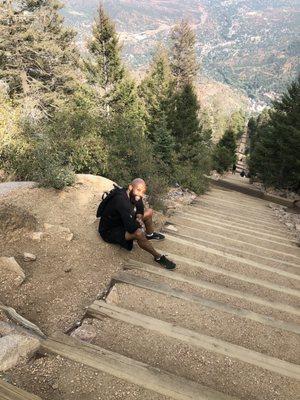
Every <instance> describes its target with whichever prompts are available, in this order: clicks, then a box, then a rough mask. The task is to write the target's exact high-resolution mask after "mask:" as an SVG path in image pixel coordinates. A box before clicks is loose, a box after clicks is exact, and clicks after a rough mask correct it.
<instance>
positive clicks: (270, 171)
mask: <svg viewBox="0 0 300 400" xmlns="http://www.w3.org/2000/svg"><path fill="white" fill-rule="evenodd" d="M299 154H300V77H299V78H298V80H296V81H295V82H293V83H292V84H291V85H290V86H289V87H288V90H287V93H285V94H284V95H283V96H282V98H281V99H280V100H279V101H275V102H274V103H273V108H272V109H271V110H270V111H269V112H268V114H267V115H266V114H264V115H263V116H261V118H260V120H258V121H257V128H256V132H255V134H254V136H253V140H252V146H251V154H250V171H251V173H252V174H253V175H254V176H256V177H257V178H258V179H260V180H261V181H262V182H263V183H264V184H265V185H266V186H275V187H277V188H283V189H293V190H299V187H300V161H299Z"/></svg>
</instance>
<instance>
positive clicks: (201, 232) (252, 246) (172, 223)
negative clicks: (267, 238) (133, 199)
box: [165, 222, 300, 267]
mask: <svg viewBox="0 0 300 400" xmlns="http://www.w3.org/2000/svg"><path fill="white" fill-rule="evenodd" d="M169 225H174V226H176V227H179V228H186V229H190V230H193V231H196V232H199V233H200V234H203V235H207V234H208V235H211V236H215V237H218V238H220V239H225V240H230V242H235V243H240V244H243V245H247V246H248V247H249V248H253V249H254V251H255V250H256V249H259V250H262V251H269V252H271V253H274V254H280V255H288V256H291V254H290V250H289V251H288V252H284V251H280V250H275V249H270V248H269V247H265V246H259V245H258V244H254V243H249V242H246V241H244V240H240V239H233V238H231V237H228V236H224V235H221V234H218V233H215V232H206V231H204V230H203V229H200V228H195V227H193V226H188V225H185V224H182V223H180V224H179V223H174V222H169ZM165 229H168V226H167V225H166V226H165ZM172 232H173V231H172ZM295 250H297V251H298V250H299V249H297V248H296V247H295ZM292 257H295V256H294V255H292ZM296 257H297V256H296ZM297 258H299V257H297ZM277 261H278V260H277ZM294 265H296V264H294ZM297 267H300V265H297Z"/></svg>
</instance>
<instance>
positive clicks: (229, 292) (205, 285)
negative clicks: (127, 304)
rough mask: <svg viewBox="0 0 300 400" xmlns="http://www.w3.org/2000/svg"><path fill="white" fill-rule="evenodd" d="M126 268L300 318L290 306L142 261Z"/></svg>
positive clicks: (297, 312)
mask: <svg viewBox="0 0 300 400" xmlns="http://www.w3.org/2000/svg"><path fill="white" fill-rule="evenodd" d="M125 268H130V269H132V268H135V269H141V270H143V271H146V272H150V273H152V274H155V275H159V276H163V277H165V278H168V279H171V280H175V281H178V282H183V283H188V284H190V285H193V286H196V287H199V288H201V289H207V290H212V291H214V292H218V293H222V294H225V295H226V296H232V297H237V298H239V299H242V300H246V301H249V302H251V303H255V304H259V305H261V306H264V307H270V308H274V309H275V310H279V311H283V312H286V313H290V314H294V315H298V316H300V309H299V308H296V307H292V306H289V305H288V304H283V303H279V302H277V301H268V300H266V299H263V298H261V297H259V296H256V295H254V294H251V293H247V292H240V291H238V290H236V289H231V288H228V287H226V286H222V285H218V284H216V283H211V282H207V281H203V280H200V279H196V278H194V277H189V276H187V275H182V274H179V273H177V272H174V271H172V273H171V274H170V271H166V270H165V269H162V268H157V266H155V267H154V266H152V265H150V264H146V263H143V262H140V261H135V260H129V261H128V262H127V263H126V265H125Z"/></svg>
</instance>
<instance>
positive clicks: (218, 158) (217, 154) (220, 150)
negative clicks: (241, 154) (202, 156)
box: [213, 129, 237, 173]
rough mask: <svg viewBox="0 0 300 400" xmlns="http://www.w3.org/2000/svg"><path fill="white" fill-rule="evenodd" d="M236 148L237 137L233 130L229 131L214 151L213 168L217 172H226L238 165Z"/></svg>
mask: <svg viewBox="0 0 300 400" xmlns="http://www.w3.org/2000/svg"><path fill="white" fill-rule="evenodd" d="M236 148H237V144H236V135H235V133H234V132H233V131H232V130H231V129H227V130H226V131H225V133H224V135H223V136H222V137H221V139H220V140H219V142H218V143H217V145H216V146H215V148H214V151H213V166H214V169H215V170H216V171H217V172H219V173H223V172H226V171H228V170H229V169H230V168H231V167H232V166H233V164H236V162H237V156H236Z"/></svg>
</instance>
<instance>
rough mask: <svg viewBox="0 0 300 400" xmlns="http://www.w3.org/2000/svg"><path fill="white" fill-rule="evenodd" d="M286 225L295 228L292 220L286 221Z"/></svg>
mask: <svg viewBox="0 0 300 400" xmlns="http://www.w3.org/2000/svg"><path fill="white" fill-rule="evenodd" d="M285 225H286V226H287V227H288V228H289V229H293V228H294V224H292V223H291V222H286V223H285Z"/></svg>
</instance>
